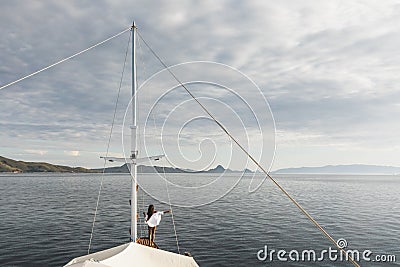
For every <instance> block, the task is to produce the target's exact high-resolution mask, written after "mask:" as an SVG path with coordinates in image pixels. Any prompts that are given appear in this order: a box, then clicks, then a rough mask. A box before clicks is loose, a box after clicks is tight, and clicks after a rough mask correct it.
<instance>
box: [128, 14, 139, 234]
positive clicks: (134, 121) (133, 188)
mask: <svg viewBox="0 0 400 267" xmlns="http://www.w3.org/2000/svg"><path fill="white" fill-rule="evenodd" d="M136 30H137V28H136V25H135V22H133V23H132V126H131V168H130V171H131V177H132V184H131V241H133V242H136V239H137V220H138V218H137V214H138V212H137V164H136V159H137V156H138V151H137V138H136V135H137V100H136V90H137V80H136V35H137V33H136Z"/></svg>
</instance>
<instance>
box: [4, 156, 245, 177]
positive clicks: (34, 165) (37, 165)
mask: <svg viewBox="0 0 400 267" xmlns="http://www.w3.org/2000/svg"><path fill="white" fill-rule="evenodd" d="M1 172H8V173H31V172H70V173H101V172H103V168H97V169H86V168H82V167H69V166H62V165H54V164H50V163H46V162H25V161H20V160H13V159H9V158H6V157H2V156H0V173H1ZM104 172H105V173H129V169H128V166H127V165H126V164H124V165H122V166H118V167H108V168H105V171H104ZM138 172H139V173H155V172H159V173H160V172H161V173H162V172H165V173H188V172H189V173H192V172H194V173H223V172H228V173H235V172H240V173H242V171H233V170H230V169H225V168H224V167H223V166H221V165H218V166H217V167H215V168H212V169H209V170H206V171H194V170H186V169H179V168H171V167H160V166H154V167H153V166H143V165H140V166H138ZM245 172H251V171H250V170H248V169H246V170H245Z"/></svg>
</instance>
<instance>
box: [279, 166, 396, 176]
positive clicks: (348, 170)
mask: <svg viewBox="0 0 400 267" xmlns="http://www.w3.org/2000/svg"><path fill="white" fill-rule="evenodd" d="M273 173H275V174H291V173H296V174H400V167H393V166H379V165H363V164H352V165H327V166H323V167H300V168H286V169H279V170H276V171H274V172H273Z"/></svg>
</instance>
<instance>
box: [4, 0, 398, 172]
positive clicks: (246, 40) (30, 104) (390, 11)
mask: <svg viewBox="0 0 400 267" xmlns="http://www.w3.org/2000/svg"><path fill="white" fill-rule="evenodd" d="M0 5H1V8H0V35H1V38H0V62H1V63H0V85H4V84H6V83H9V82H12V81H13V80H16V79H18V78H20V77H22V76H24V75H27V74H30V73H32V72H34V71H36V70H38V69H40V68H42V67H45V66H47V65H49V64H51V63H54V62H56V61H58V60H60V59H62V58H65V57H67V56H70V55H71V54H73V53H75V52H78V51H80V50H83V49H85V48H87V47H89V46H91V45H93V44H95V43H97V42H99V41H102V40H104V39H106V38H108V37H110V36H112V35H114V34H116V33H118V32H121V31H123V30H124V29H126V28H128V27H129V25H130V24H131V22H132V20H133V19H134V20H135V21H136V24H137V25H138V27H139V30H140V33H141V35H142V36H143V37H144V38H145V39H146V41H147V42H148V43H150V44H151V46H152V48H153V49H154V50H155V51H157V53H158V54H159V55H160V56H161V57H162V58H163V59H164V60H165V62H166V64H168V65H175V64H179V63H182V62H188V61H214V62H219V63H223V64H226V65H229V66H231V67H233V68H236V69H238V70H240V71H241V72H243V73H244V74H246V75H247V76H248V77H249V78H251V80H253V81H254V82H255V83H256V84H257V85H258V86H259V88H260V90H261V94H262V95H263V96H265V98H266V99H267V100H268V103H269V105H270V108H271V110H272V113H273V116H274V119H275V126H276V138H275V142H276V153H275V159H274V162H273V166H272V169H278V168H283V167H297V166H320V165H328V164H353V163H361V164H379V165H395V166H399V165H400V163H399V161H398V157H397V156H398V154H399V152H400V145H399V144H400V134H399V133H400V124H399V120H398V118H399V117H400V90H399V89H398V86H399V84H400V75H399V73H400V27H399V26H398V25H400V16H399V15H398V14H399V13H400V2H399V1H390V0H386V1H372V0H371V1H367V0H364V1H356V0H354V1H339V0H337V1H294V0H293V1H278V2H277V1H43V0H42V1H21V0H15V1H2V2H1V4H0ZM129 34H130V33H129V31H128V32H126V33H125V34H123V35H121V36H119V37H118V38H116V39H113V40H112V41H110V42H108V43H106V44H104V45H102V46H99V47H96V48H95V49H93V50H91V51H90V52H88V53H85V54H83V55H81V56H79V57H76V58H74V59H72V60H70V61H68V62H66V63H63V64H61V65H58V66H56V67H54V68H52V69H49V70H48V71H45V72H43V73H40V74H38V75H36V76H34V77H31V78H29V79H27V80H24V81H22V82H20V83H18V84H15V85H12V86H10V87H7V88H5V89H2V90H0V114H1V117H0V155H3V156H6V157H10V158H14V159H19V160H29V161H47V162H51V163H57V164H67V165H73V166H78V165H79V166H85V167H100V166H102V162H101V161H99V159H98V157H99V156H100V155H103V154H104V151H105V150H106V146H107V140H108V135H109V131H110V125H111V122H112V117H113V109H114V105H115V98H116V94H117V91H118V85H119V81H120V78H121V72H122V67H123V63H124V56H125V51H126V47H127V44H128V39H129ZM138 50H139V51H138V54H139V57H138V68H139V69H140V71H139V74H138V75H139V83H142V82H143V81H144V80H145V79H146V78H148V77H150V76H151V75H152V74H154V73H156V72H157V71H160V70H161V69H162V66H161V65H160V64H159V63H158V62H157V61H156V60H155V59H154V58H153V57H152V55H151V54H150V53H149V51H148V50H146V48H145V46H144V44H143V43H142V44H141V46H140V47H139V48H138ZM127 68H130V62H128V63H127ZM213 74H220V75H221V76H220V77H224V75H225V74H223V73H217V71H216V72H213ZM181 75H182V77H181V78H182V79H183V80H185V81H186V79H187V77H185V76H184V72H182V73H181ZM217 76H218V75H217ZM124 77H125V78H124V79H123V82H122V88H121V102H120V105H119V106H118V108H117V111H118V112H117V116H116V128H115V132H114V135H113V139H112V140H113V141H112V142H111V154H112V155H121V146H120V145H119V144H120V143H121V139H123V138H121V135H120V133H121V131H122V122H123V117H124V112H125V109H126V106H127V104H128V103H129V95H130V93H129V90H130V89H129V77H128V76H127V74H126V73H125V76H124ZM191 79H196V77H191ZM233 87H235V88H234V89H235V90H238V91H240V90H242V91H244V92H247V90H244V89H243V87H241V85H240V83H238V84H236V85H234V86H233ZM199 88H200V87H199ZM205 88H206V87H203V89H198V93H199V94H200V92H201V91H203V92H204V91H207V92H208V93H207V94H206V95H204V99H206V98H207V97H211V93H212V92H214V93H215V94H216V95H218V94H219V96H218V97H216V99H220V100H221V101H222V102H225V104H227V103H228V104H230V105H228V106H232V103H234V102H229V101H230V100H229V99H230V98H229V97H227V96H226V95H224V94H223V93H222V94H221V93H220V91H218V90H212V88H211V87H210V89H209V90H205ZM213 88H214V89H215V88H216V87H213ZM240 88H242V89H240ZM193 90H196V87H195V86H194V87H193ZM255 98H258V99H260V101H261V99H262V97H261V96H257V97H253V100H254V99H255ZM127 100H128V101H127ZM167 100H168V98H166V101H167ZM182 101H185V100H184V99H183V100H182ZM204 101H207V100H204ZM232 101H234V100H232ZM169 103H170V104H171V103H172V102H169ZM214 104H215V103H214ZM212 105H213V103H210V106H211V107H212ZM234 106H237V105H236V104H235V105H234ZM251 106H252V108H254V111H255V113H256V114H257V115H258V116H259V117H264V118H266V124H265V125H264V126H265V129H266V132H267V135H268V136H267V138H266V140H265V141H267V142H272V141H273V140H272V139H271V138H269V137H270V130H271V129H270V126H271V125H269V124H268V121H269V123H271V121H270V117H268V116H269V115H268V114H269V110H268V108H266V107H265V106H263V104H262V103H257V101H255V102H253V103H251ZM163 107H168V105H164V106H163ZM222 110H223V109H222ZM227 110H228V109H227ZM191 111H193V112H195V110H191ZM163 112H164V113H163ZM165 112H168V110H164V111H162V108H160V109H159V111H157V114H156V115H165V114H166V113H165ZM198 112H199V114H198V116H200V115H204V114H201V110H199V111H198ZM228 113H229V112H228ZM234 113H235V112H234ZM236 113H237V112H236ZM236 113H235V114H236ZM238 113H240V114H241V115H242V116H244V118H243V117H242V120H238V122H243V121H245V122H249V121H251V116H250V115H249V116H248V117H246V114H245V113H243V114H242V113H241V112H240V111H239V112H238ZM181 114H182V113H181ZM223 114H225V115H223ZM223 114H222V113H221V116H222V118H221V119H222V120H223V119H225V120H227V121H229V119H228V117H229V116H228V114H227V111H226V112H224V113H223ZM196 116H197V115H196V114H193V117H196ZM224 116H225V117H226V118H223V117H224ZM177 117H179V116H177ZM194 121H195V122H198V120H194ZM234 121H235V120H232V122H234ZM189 124H192V126H193V127H194V129H207V130H206V131H203V132H201V131H200V132H199V131H190V129H189V128H190V127H187V129H185V131H183V132H184V134H186V140H191V141H193V142H194V141H196V142H198V140H196V137H198V136H200V137H201V136H203V137H204V135H205V133H204V132H207V135H208V136H207V138H208V139H212V137H213V136H214V137H215V136H218V129H217V128H216V127H212V126H208V127H209V128H205V126H204V125H202V123H201V122H200V123H192V122H190V123H189ZM237 124H239V123H237ZM170 125H174V124H173V123H171V124H170ZM243 125H244V126H243ZM196 127H197V128H196ZM232 127H233V126H232ZM241 127H244V128H246V129H245V133H241V132H240V131H239V130H238V129H236V128H232V131H233V132H237V133H238V135H239V136H240V135H245V134H246V133H247V134H248V133H251V134H250V139H249V140H250V143H252V144H256V145H255V147H253V148H252V145H250V146H249V147H250V150H253V149H255V150H257V148H256V146H257V144H258V142H260V139H258V138H257V136H256V135H257V134H254V135H253V132H254V131H257V127H255V126H254V125H253V124H252V123H248V125H246V123H244V124H243V123H242V125H241ZM207 138H206V139H207ZM167 139H168V138H166V140H165V144H164V145H170V144H172V142H173V141H174V140H173V138H171V140H169V139H168V140H169V141H168V140H167ZM208 139H207V140H208ZM217 139H218V138H217ZM239 139H240V138H239ZM207 140H206V141H205V142H202V143H201V145H200V146H197V145H196V146H193V144H190V143H188V146H187V147H185V146H182V147H183V150H185V149H187V148H188V147H189V148H190V147H196V153H199V151H202V153H206V152H208V151H209V149H212V148H213V145H215V144H219V143H218V142H220V144H221V145H222V146H223V147H225V148H226V147H229V146H228V145H230V143H229V140H228V141H227V140H226V139H225V140H219V141H218V140H217V141H212V140H211V141H210V142H209V143H207V142H208V141H209V140H208V141H207ZM183 141H184V140H183ZM252 141H253V142H252ZM213 142H214V143H213ZM154 150H157V149H154ZM264 150H265V151H264V152H265V153H266V154H267V156H266V158H262V160H263V161H264V162H267V163H264V164H265V165H267V167H269V161H271V160H272V159H271V158H272V156H273V153H272V152H271V150H272V148H271V145H270V144H267V145H266V146H265V147H264ZM155 152H156V151H155ZM225 152H226V151H224V152H221V153H219V154H222V156H219V157H217V158H216V159H215V160H214V161H212V164H211V165H210V166H215V165H216V164H218V163H222V164H223V165H225V166H226V165H227V163H226V157H231V156H230V154H229V153H225ZM171 153H172V152H171ZM182 153H183V154H185V153H188V155H191V156H193V155H194V154H195V153H194V152H190V151H186V152H185V151H183V152H182ZM191 153H192V154H191ZM193 153H194V154H193ZM235 153H236V152H235ZM172 154H173V153H172ZM199 155H201V153H200V154H199ZM189 157H190V156H189ZM211 157H212V156H211ZM234 158H235V159H236V158H237V157H234ZM242 160H244V159H240V160H239V159H238V160H233V161H232V162H233V164H230V165H229V166H230V167H231V168H234V169H235V168H236V169H240V168H242V167H243V164H242V163H241V162H240V161H242ZM228 161H229V160H228ZM192 162H193V161H192ZM199 162H200V161H199ZM208 163H210V162H208ZM199 164H200V163H199ZM204 164H205V163H201V164H200V165H201V166H200V165H199V166H198V167H200V168H204V167H205V166H208V165H207V164H205V165H204ZM193 167H196V166H195V165H194V166H193Z"/></svg>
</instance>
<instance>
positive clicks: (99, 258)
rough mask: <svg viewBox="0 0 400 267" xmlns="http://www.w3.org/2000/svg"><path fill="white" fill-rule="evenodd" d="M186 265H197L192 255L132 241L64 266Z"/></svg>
mask: <svg viewBox="0 0 400 267" xmlns="http://www.w3.org/2000/svg"><path fill="white" fill-rule="evenodd" d="M67 266H68V267H107V266H108V267H117V266H118V267H134V266H146V267H153V266H154V267H171V266H176V267H179V266H181V267H186V266H192V267H196V266H199V265H198V264H197V263H196V261H195V260H194V259H193V258H192V257H188V256H184V255H180V254H176V253H172V252H169V251H165V250H161V249H155V248H151V247H147V246H143V245H139V244H136V243H133V242H130V243H127V244H124V245H121V246H118V247H114V248H110V249H107V250H103V251H99V252H96V253H92V254H89V255H86V256H82V257H78V258H75V259H73V260H72V261H70V262H69V263H67V264H66V265H64V267H67Z"/></svg>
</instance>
